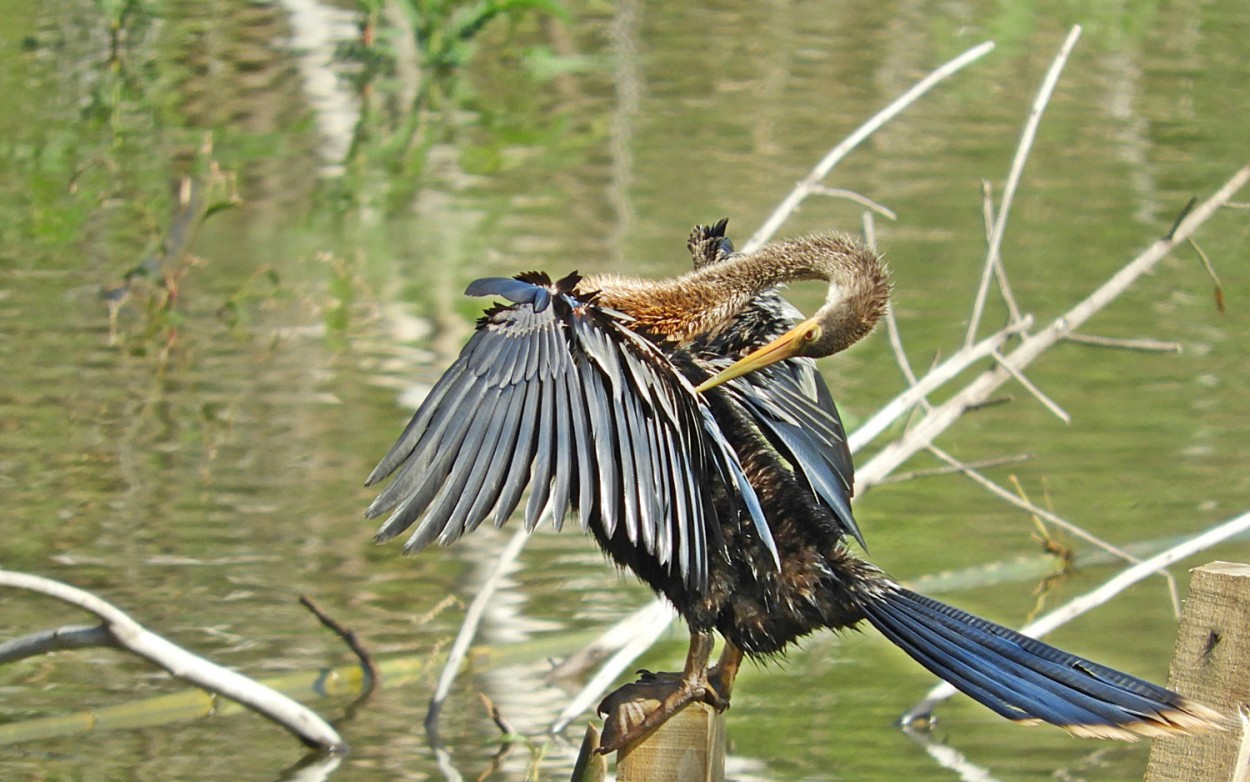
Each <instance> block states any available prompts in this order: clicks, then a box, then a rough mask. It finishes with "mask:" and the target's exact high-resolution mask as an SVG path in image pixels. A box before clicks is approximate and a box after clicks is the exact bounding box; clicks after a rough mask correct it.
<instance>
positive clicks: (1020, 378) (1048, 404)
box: [994, 350, 1072, 424]
mask: <svg viewBox="0 0 1250 782" xmlns="http://www.w3.org/2000/svg"><path fill="white" fill-rule="evenodd" d="M994 360H995V361H997V362H998V363H999V364H1000V365H1001V366H1002V368H1003V369H1005V370H1007V371H1008V372H1010V373H1011V376H1012V377H1014V378H1015V379H1016V382H1017V383H1019V384H1020V385H1022V386H1024V390H1026V391H1028V392H1029V393H1030V394H1032V395H1033V396H1034V397H1036V398H1037V401H1039V402H1041V403H1042V406H1043V407H1045V408H1046V409H1047V410H1049V411H1050V412H1052V413H1054V414H1055V417H1056V418H1058V419H1059V420H1060V421H1063V422H1064V423H1065V424H1070V423H1072V416H1070V415H1068V412H1067V411H1066V410H1064V409H1063V408H1062V407H1060V406H1059V403H1057V402H1056V401H1055V400H1053V399H1051V398H1050V397H1048V396H1046V394H1044V393H1042V389H1040V388H1038V387H1037V386H1035V385H1033V381H1032V380H1029V379H1028V378H1027V377H1025V376H1024V373H1023V372H1021V371H1020V370H1018V369H1016V368H1015V367H1013V366H1012V365H1011V362H1009V361H1007V360H1006V359H1005V358H1003V356H1002V354H1001V353H999V352H998V351H997V350H996V351H994Z"/></svg>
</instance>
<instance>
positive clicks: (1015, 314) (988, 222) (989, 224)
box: [981, 179, 1024, 323]
mask: <svg viewBox="0 0 1250 782" xmlns="http://www.w3.org/2000/svg"><path fill="white" fill-rule="evenodd" d="M981 217H982V220H983V221H984V223H985V248H986V252H989V248H990V246H991V245H992V243H993V241H994V185H993V184H991V183H990V180H988V179H982V180H981ZM995 257H996V261H995V263H994V276H995V278H997V280H998V292H999V293H1000V294H1001V295H1002V297H1003V303H1005V304H1006V305H1007V314H1008V315H1010V316H1011V322H1012V323H1015V322H1017V321H1019V320H1020V319H1021V318H1023V317H1024V315H1023V313H1022V312H1021V311H1020V305H1019V303H1017V302H1016V294H1015V293H1013V292H1012V290H1011V283H1009V282H1008V281H1007V267H1006V266H1005V265H1004V264H1003V259H1002V256H1001V255H998V256H995Z"/></svg>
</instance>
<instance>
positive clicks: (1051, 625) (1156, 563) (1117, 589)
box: [900, 513, 1250, 725]
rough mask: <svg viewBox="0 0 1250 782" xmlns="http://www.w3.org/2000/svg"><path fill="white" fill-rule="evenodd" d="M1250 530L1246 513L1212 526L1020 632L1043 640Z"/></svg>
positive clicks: (910, 714) (936, 697)
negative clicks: (1147, 580)
mask: <svg viewBox="0 0 1250 782" xmlns="http://www.w3.org/2000/svg"><path fill="white" fill-rule="evenodd" d="M1248 529H1250V513H1243V514H1242V515H1240V516H1237V517H1236V518H1233V519H1229V520H1228V521H1225V522H1223V523H1221V524H1217V525H1216V526H1214V527H1211V528H1210V529H1208V530H1207V531H1206V532H1204V533H1202V534H1201V535H1198V536H1196V537H1193V538H1190V539H1189V540H1186V541H1185V542H1184V543H1179V544H1177V545H1176V546H1173V547H1172V548H1170V549H1168V550H1167V551H1164V552H1163V553H1162V554H1159V555H1157V556H1154V557H1151V558H1150V559H1147V560H1144V561H1142V562H1139V563H1137V564H1136V565H1133V566H1132V567H1130V568H1126V569H1124V570H1122V571H1120V573H1119V574H1118V575H1116V576H1115V577H1114V578H1111V579H1109V580H1108V581H1107V582H1106V583H1104V584H1103V585H1102V586H1100V587H1098V588H1097V589H1094V590H1092V591H1090V592H1087V593H1085V594H1084V595H1081V596H1080V597H1078V598H1075V599H1073V600H1070V601H1068V602H1067V603H1066V604H1064V605H1063V606H1061V607H1059V608H1057V609H1055V610H1054V611H1051V612H1050V613H1049V614H1046V615H1045V616H1043V617H1042V618H1041V619H1038V620H1037V621H1035V622H1032V623H1030V624H1029V625H1027V626H1025V627H1022V628H1020V632H1021V633H1024V634H1025V635H1028V636H1032V637H1035V638H1037V637H1041V636H1044V635H1046V633H1049V632H1050V631H1051V630H1054V629H1055V628H1057V627H1061V626H1063V625H1064V624H1067V623H1068V622H1070V621H1071V620H1073V619H1075V618H1077V617H1078V616H1080V615H1081V614H1084V613H1085V612H1086V611H1089V610H1091V609H1093V608H1097V607H1098V606H1100V605H1102V604H1103V603H1106V602H1107V601H1108V600H1110V599H1111V598H1113V597H1115V596H1116V595H1118V594H1120V593H1121V592H1123V591H1124V590H1125V589H1127V588H1129V587H1130V586H1132V585H1133V584H1136V583H1137V582H1138V581H1141V580H1142V579H1144V578H1147V577H1149V576H1151V575H1153V574H1154V573H1156V572H1157V571H1159V570H1161V569H1163V568H1166V567H1168V566H1169V565H1172V564H1174V563H1176V562H1179V561H1181V560H1182V559H1185V558H1186V557H1190V556H1193V555H1194V554H1197V553H1198V552H1200V551H1204V550H1206V549H1208V548H1211V547H1212V546H1214V545H1216V544H1218V543H1222V542H1223V541H1225V540H1227V539H1228V538H1231V537H1233V536H1234V535H1237V534H1239V533H1241V532H1244V531H1246V530H1248ZM954 694H955V688H954V687H951V686H950V685H949V684H947V683H945V682H942V683H941V684H938V685H937V686H935V687H934V688H933V689H931V690H929V692H928V694H927V695H925V697H924V700H922V701H920V702H919V703H917V704H916V705H915V706H913V707H912V708H911V709H909V710H908V711H907V713H906V714H904V715H903V716H902V717H901V718H900V721H901V722H902V723H903V724H904V725H906V724H908V723H910V722H912V721H913V720H916V719H923V718H925V717H927V716H928V715H929V714H930V713H931V712H932V711H933V708H934V707H935V706H937V704H939V703H941V702H942V701H944V700H946V699H947V698H949V697H950V696H952V695H954Z"/></svg>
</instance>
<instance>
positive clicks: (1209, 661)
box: [1146, 562, 1250, 782]
mask: <svg viewBox="0 0 1250 782" xmlns="http://www.w3.org/2000/svg"><path fill="white" fill-rule="evenodd" d="M1168 684H1169V686H1170V687H1171V688H1172V689H1174V690H1176V691H1177V692H1179V693H1181V694H1182V695H1185V696H1187V697H1190V698H1193V699H1194V700H1196V701H1199V702H1200V703H1203V704H1206V705H1207V706H1210V707H1211V708H1213V709H1216V710H1218V711H1220V712H1221V713H1223V714H1224V715H1225V716H1226V717H1230V718H1232V719H1230V721H1229V725H1228V727H1229V730H1226V731H1223V732H1215V733H1210V734H1208V735H1205V736H1191V737H1184V738H1168V739H1156V740H1155V743H1154V747H1153V748H1152V749H1151V752H1150V765H1149V766H1148V767H1147V768H1146V782H1173V781H1175V782H1192V781H1193V780H1202V782H1250V731H1248V730H1247V726H1246V723H1245V722H1244V721H1239V720H1237V719H1236V718H1237V717H1238V715H1239V713H1240V710H1241V709H1242V708H1243V707H1244V706H1245V705H1246V704H1247V703H1250V565H1242V564H1234V563H1230V562H1213V563H1211V564H1209V565H1204V566H1203V567H1200V568H1197V569H1196V570H1194V571H1193V579H1192V580H1191V582H1190V585H1189V597H1187V598H1186V599H1185V610H1184V613H1183V614H1182V615H1181V623H1180V629H1179V630H1178V632H1177V637H1176V651H1175V652H1174V654H1173V656H1172V669H1171V673H1170V674H1169V676H1168Z"/></svg>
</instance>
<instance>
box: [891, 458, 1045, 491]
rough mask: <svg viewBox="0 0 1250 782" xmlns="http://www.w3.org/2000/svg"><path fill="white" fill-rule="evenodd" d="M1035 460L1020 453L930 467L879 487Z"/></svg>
mask: <svg viewBox="0 0 1250 782" xmlns="http://www.w3.org/2000/svg"><path fill="white" fill-rule="evenodd" d="M1032 458H1033V454H1030V453H1018V454H1015V455H1014V456H999V457H997V458H995V459H980V460H977V461H975V462H961V463H959V464H948V465H946V466H945V467H929V468H926V469H923V470H909V471H907V472H898V473H894V474H893V475H891V476H889V477H888V478H886V479H885V480H883V481H881V482H880V483H878V484H877V485H878V486H880V485H882V484H886V483H902V482H904V481H914V480H918V479H920V478H936V477H938V476H942V475H954V474H956V473H962V472H963V471H964V470H965V469H972V470H988V469H989V468H991V467H1002V466H1003V465H1004V464H1019V463H1020V462H1027V461H1028V460H1030V459H1032Z"/></svg>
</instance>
